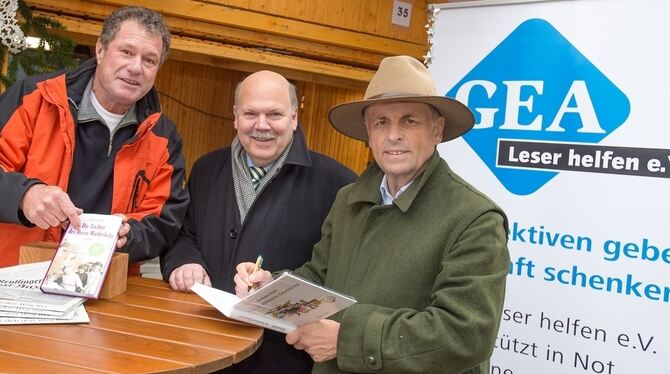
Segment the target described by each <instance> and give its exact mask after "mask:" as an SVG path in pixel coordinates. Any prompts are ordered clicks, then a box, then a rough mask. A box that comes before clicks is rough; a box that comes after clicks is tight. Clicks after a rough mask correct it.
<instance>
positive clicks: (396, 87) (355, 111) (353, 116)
mask: <svg viewBox="0 0 670 374" xmlns="http://www.w3.org/2000/svg"><path fill="white" fill-rule="evenodd" d="M383 101H398V102H418V103H426V104H429V105H432V106H433V107H435V109H437V110H438V111H439V112H440V115H442V116H443V117H444V118H445V119H446V122H445V125H444V133H443V134H442V141H443V142H445V141H447V140H451V139H454V138H457V137H459V136H461V135H463V134H464V133H466V132H467V131H468V130H470V129H471V128H472V126H473V125H474V123H475V118H474V116H473V114H472V112H471V111H470V109H468V107H467V106H465V105H463V104H462V103H460V102H458V101H456V100H454V99H450V98H448V97H445V96H439V95H437V92H436V90H435V84H434V83H433V80H432V79H431V77H430V74H429V73H428V69H426V67H425V66H424V65H423V64H422V63H421V62H419V61H418V60H417V59H415V58H413V57H410V56H394V57H387V58H385V59H383V60H382V62H381V63H380V64H379V69H378V70H377V72H376V73H375V75H374V76H373V77H372V80H371V81H370V84H369V85H368V89H367V90H366V91H365V97H364V99H363V100H361V101H353V102H350V103H344V104H340V105H337V106H335V107H333V108H332V109H331V110H330V112H328V119H329V120H330V123H331V124H332V125H333V127H335V129H337V131H339V132H341V133H343V134H344V135H347V136H350V137H352V138H354V139H358V140H362V141H364V142H367V141H368V134H367V131H366V130H365V124H364V121H363V110H364V109H365V107H367V106H368V105H370V104H374V103H378V102H383Z"/></svg>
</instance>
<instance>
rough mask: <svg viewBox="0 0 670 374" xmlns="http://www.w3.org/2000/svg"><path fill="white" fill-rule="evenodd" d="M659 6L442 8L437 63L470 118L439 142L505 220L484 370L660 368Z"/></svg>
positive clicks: (664, 293) (663, 250)
mask: <svg viewBox="0 0 670 374" xmlns="http://www.w3.org/2000/svg"><path fill="white" fill-rule="evenodd" d="M461 4H462V3H461ZM668 14H670V2H666V1H661V0H657V1H655V0H573V1H545V2H531V3H529V2H525V3H517V4H500V3H497V4H496V3H491V2H488V5H485V6H467V5H466V6H463V5H460V4H459V5H458V6H456V7H451V6H445V7H444V8H443V9H441V11H440V12H439V13H438V15H437V20H436V22H435V25H434V26H435V29H434V30H435V36H434V38H433V43H434V45H433V49H432V55H433V58H432V64H431V66H430V70H431V74H432V75H433V77H434V78H435V80H436V83H437V85H438V92H441V93H444V94H445V95H447V96H450V97H456V98H458V99H459V100H460V101H462V102H464V103H465V104H467V105H468V106H469V107H470V109H472V111H473V112H474V113H475V117H476V120H477V122H476V125H475V129H473V130H472V131H470V132H469V133H468V134H466V135H465V136H464V137H463V138H461V139H456V140H454V141H452V142H448V143H445V144H442V145H440V146H439V150H440V153H441V154H442V156H443V157H444V158H445V159H446V160H447V161H448V162H449V164H450V166H451V167H452V168H453V169H454V170H455V171H456V172H457V173H458V174H460V175H461V176H463V177H464V178H465V179H467V180H468V181H470V182H471V183H472V184H473V185H475V186H476V187H477V188H479V189H480V190H482V191H483V192H484V193H486V194H487V195H488V196H490V197H491V198H492V199H493V200H495V201H496V202H497V203H498V204H500V205H501V206H502V208H503V209H504V210H505V211H506V213H507V214H508V216H509V225H510V236H509V247H510V255H511V263H510V274H509V276H508V279H507V285H508V286H507V295H506V300H505V310H504V314H503V321H502V323H501V327H500V331H499V333H498V338H497V340H496V349H495V352H494V355H493V358H492V360H491V364H492V369H491V373H493V374H512V373H514V374H524V373H525V374H536V373H543V374H546V373H561V374H563V373H607V374H637V373H645V374H665V373H669V372H670V326H669V323H668V320H669V317H670V235H668V232H669V231H670V230H669V228H668V226H669V225H668V221H667V218H666V217H667V216H666V214H667V212H668V211H670V179H669V178H670V141H669V140H670V123H669V121H670V120H668V115H667V114H666V113H665V112H666V110H668V108H670V90H668V88H669V87H670V43H669V42H668V37H669V36H670V22H668V19H667V16H668ZM447 126H448V123H447Z"/></svg>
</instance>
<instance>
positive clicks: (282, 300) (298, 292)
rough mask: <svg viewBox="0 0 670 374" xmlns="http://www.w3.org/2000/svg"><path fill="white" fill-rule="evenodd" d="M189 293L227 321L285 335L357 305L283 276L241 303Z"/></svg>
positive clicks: (207, 292)
mask: <svg viewBox="0 0 670 374" xmlns="http://www.w3.org/2000/svg"><path fill="white" fill-rule="evenodd" d="M191 290H192V291H193V292H195V293H197V294H198V295H200V297H202V298H203V299H205V301H207V302H208V303H210V304H212V306H214V307H215V308H216V309H218V310H219V311H221V313H223V314H224V315H225V316H226V317H229V318H232V319H236V320H239V321H243V322H248V323H251V324H254V325H257V326H260V327H265V328H268V329H272V330H275V331H279V332H283V333H287V332H291V331H293V330H295V328H296V327H298V326H300V325H303V324H306V323H310V322H313V321H317V320H320V319H323V318H327V317H329V316H331V315H333V314H335V313H337V312H338V311H340V310H342V309H344V308H346V307H348V306H350V305H352V304H354V303H356V300H354V299H353V298H351V297H349V296H345V295H342V294H340V293H337V292H335V291H332V290H329V289H327V288H325V287H321V286H318V285H316V284H313V283H310V282H308V281H306V280H304V279H302V278H300V277H298V276H295V275H293V274H290V273H284V274H282V275H281V276H279V277H277V278H276V279H275V280H273V281H272V282H270V283H268V284H266V285H265V286H263V287H261V288H259V289H257V290H256V291H255V292H253V293H252V294H250V295H248V296H247V297H245V298H244V299H240V298H239V297H237V296H235V295H233V294H231V293H228V292H225V291H221V290H218V289H216V288H212V287H208V286H204V285H202V284H198V283H196V284H194V285H193V287H191Z"/></svg>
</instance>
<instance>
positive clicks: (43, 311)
mask: <svg viewBox="0 0 670 374" xmlns="http://www.w3.org/2000/svg"><path fill="white" fill-rule="evenodd" d="M50 263H51V262H50V261H45V262H36V263H32V264H24V265H17V266H11V267H6V268H0V324H2V325H19V324H47V323H88V322H89V319H88V314H87V313H86V310H85V309H84V305H83V303H84V301H85V300H86V299H84V298H82V297H72V296H62V295H50V294H46V293H44V292H42V290H40V285H41V284H42V280H43V279H44V276H45V274H46V272H47V269H48V268H49V264H50Z"/></svg>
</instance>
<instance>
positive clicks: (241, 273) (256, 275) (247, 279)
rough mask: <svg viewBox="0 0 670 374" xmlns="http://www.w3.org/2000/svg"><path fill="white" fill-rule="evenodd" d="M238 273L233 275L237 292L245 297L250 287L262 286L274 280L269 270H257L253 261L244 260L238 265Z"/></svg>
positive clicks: (238, 295)
mask: <svg viewBox="0 0 670 374" xmlns="http://www.w3.org/2000/svg"><path fill="white" fill-rule="evenodd" d="M236 270H237V274H235V277H233V280H234V281H235V294H236V295H237V297H240V298H243V297H245V296H247V294H248V293H249V287H261V286H264V285H266V284H268V283H270V281H271V280H272V274H271V273H270V272H269V271H267V270H259V271H256V272H254V270H256V264H255V263H253V262H242V263H240V264H238V265H237V268H236Z"/></svg>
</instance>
